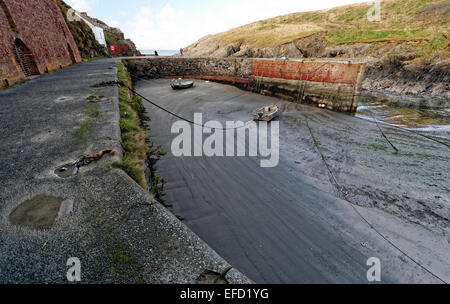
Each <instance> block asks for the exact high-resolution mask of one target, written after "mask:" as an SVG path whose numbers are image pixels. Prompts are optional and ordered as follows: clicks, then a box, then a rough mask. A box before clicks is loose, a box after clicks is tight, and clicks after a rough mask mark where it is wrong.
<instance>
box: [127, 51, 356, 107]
mask: <svg viewBox="0 0 450 304" xmlns="http://www.w3.org/2000/svg"><path fill="white" fill-rule="evenodd" d="M126 63H127V65H128V70H129V71H130V73H131V74H132V75H134V76H137V77H141V78H147V79H155V78H189V79H204V80H211V81H217V82H222V83H228V84H233V85H236V86H239V87H241V88H243V89H247V90H251V91H254V92H257V93H260V94H264V95H271V96H276V97H279V98H283V99H287V100H291V101H293V102H298V103H306V104H312V105H318V104H325V105H326V108H327V109H330V110H335V111H340V112H354V111H356V108H357V97H358V96H359V94H360V88H361V80H362V77H363V73H364V64H363V63H361V62H349V61H345V62H344V61H333V60H314V59H308V60H273V59H250V58H184V57H182V58H180V57H160V58H142V59H128V60H127V61H126Z"/></svg>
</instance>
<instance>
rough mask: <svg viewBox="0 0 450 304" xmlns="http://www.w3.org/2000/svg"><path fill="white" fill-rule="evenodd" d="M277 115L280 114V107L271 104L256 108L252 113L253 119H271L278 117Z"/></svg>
mask: <svg viewBox="0 0 450 304" xmlns="http://www.w3.org/2000/svg"><path fill="white" fill-rule="evenodd" d="M278 115H280V107H279V106H275V105H273V106H268V107H264V108H261V109H258V110H256V112H255V113H253V120H255V121H271V120H272V119H274V118H275V117H278Z"/></svg>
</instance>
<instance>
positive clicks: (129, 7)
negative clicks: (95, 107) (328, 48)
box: [66, 0, 370, 50]
mask: <svg viewBox="0 0 450 304" xmlns="http://www.w3.org/2000/svg"><path fill="white" fill-rule="evenodd" d="M66 2H67V3H68V4H69V5H71V6H72V7H73V8H74V9H76V10H78V11H81V12H87V13H88V14H89V16H92V17H94V18H98V19H100V20H102V21H104V22H105V23H106V24H108V25H109V26H112V27H117V28H120V29H121V30H122V31H123V32H124V34H125V37H126V38H130V39H131V40H132V41H133V42H134V43H135V44H136V46H137V48H138V49H142V50H152V49H156V50H179V49H180V48H185V47H187V46H188V45H191V44H192V43H195V42H196V41H198V40H199V39H200V38H202V37H204V36H207V35H213V34H217V33H220V32H224V31H227V30H230V29H232V28H235V27H238V26H242V25H245V24H248V23H252V22H255V21H259V20H263V19H267V18H271V17H276V16H280V15H285V14H289V13H296V12H306V11H315V10H321V9H328V8H332V7H336V6H343V5H348V4H355V3H362V2H370V1H367V0H316V1H308V2H306V1H298V0H279V1H275V2H274V1H269V0H247V1H245V2H243V1H240V0H214V1H210V0H209V1H206V0H191V1H189V2H186V1H182V0H167V1H159V0H134V1H128V2H123V1H119V0H108V1H106V0H66ZM237 8H239V9H237ZM150 45H152V46H154V47H153V48H152V47H150Z"/></svg>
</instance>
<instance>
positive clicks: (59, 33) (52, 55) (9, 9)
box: [0, 0, 81, 87]
mask: <svg viewBox="0 0 450 304" xmlns="http://www.w3.org/2000/svg"><path fill="white" fill-rule="evenodd" d="M18 41H19V43H23V45H25V46H26V48H27V50H29V55H28V57H27V58H30V60H32V61H33V62H34V64H35V66H36V67H35V69H33V70H35V71H34V72H33V74H42V73H45V72H47V71H51V70H55V69H58V68H60V67H64V66H67V65H70V64H72V63H74V62H79V61H80V60H81V58H80V54H79V52H78V47H77V46H76V44H75V41H74V40H73V37H72V34H71V33H70V31H69V29H68V27H67V24H66V22H65V20H64V18H63V16H62V14H61V11H60V9H59V7H58V6H57V4H56V1H55V0H0V81H1V83H0V87H4V86H6V85H12V84H13V83H15V82H17V81H20V80H22V79H25V78H26V75H25V74H24V72H23V71H22V69H21V67H20V65H19V62H18V60H17V58H16V54H15V44H16V43H17V42H18Z"/></svg>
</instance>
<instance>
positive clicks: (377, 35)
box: [188, 0, 450, 55]
mask: <svg viewBox="0 0 450 304" xmlns="http://www.w3.org/2000/svg"><path fill="white" fill-rule="evenodd" d="M372 5H373V3H363V4H355V5H349V6H343V7H338V8H333V9H328V10H322V11H315V12H306V13H293V14H289V15H284V16H279V17H275V18H271V19H267V20H262V21H258V22H255V23H252V24H248V25H245V26H241V27H238V28H235V29H232V30H230V31H227V32H224V33H220V34H217V35H214V36H210V37H208V38H205V39H203V41H209V43H211V42H213V41H214V42H218V44H219V46H224V45H229V44H243V45H247V46H249V47H253V48H265V47H272V46H276V45H283V44H286V43H289V42H293V41H296V40H299V39H302V38H305V37H308V36H310V35H312V34H317V33H322V34H323V35H324V37H325V39H326V41H327V43H329V44H350V43H362V42H364V43H372V42H381V41H391V40H395V41H412V40H425V41H427V42H428V44H427V45H426V47H425V48H424V50H426V51H427V52H433V53H435V52H440V51H444V52H443V53H446V54H447V55H448V50H447V52H445V49H446V48H447V44H448V38H449V27H450V22H449V15H450V1H443V0H384V1H382V4H381V21H380V22H369V21H368V19H367V11H368V10H369V8H370V7H371V6H372ZM201 41H202V40H201ZM201 41H200V42H201ZM197 46H198V44H197ZM192 47H193V46H190V47H189V48H192ZM189 48H188V49H189ZM442 55H444V54H442Z"/></svg>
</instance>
